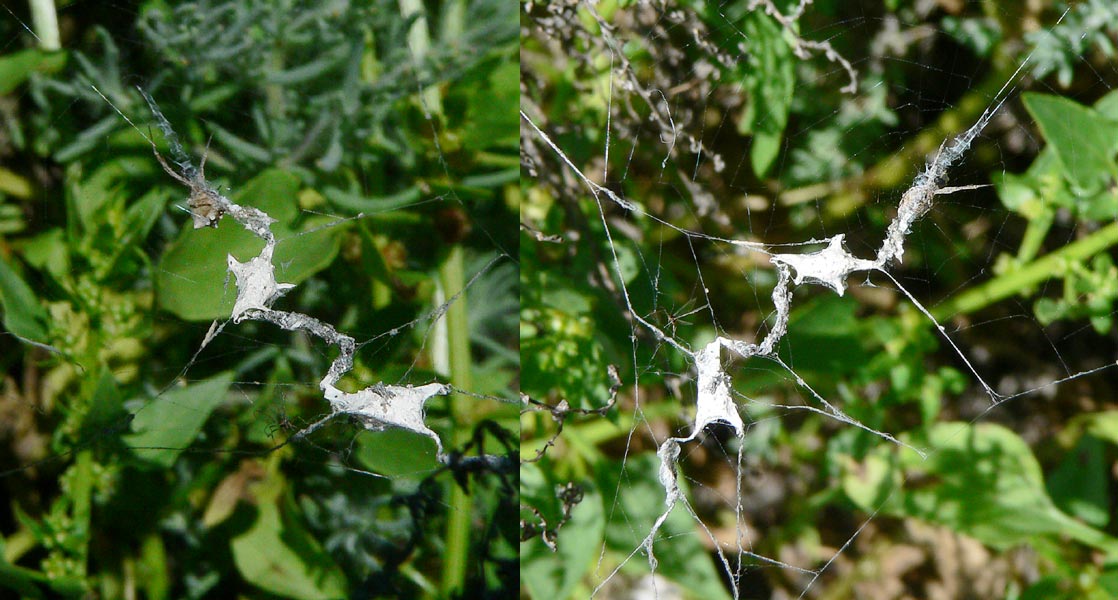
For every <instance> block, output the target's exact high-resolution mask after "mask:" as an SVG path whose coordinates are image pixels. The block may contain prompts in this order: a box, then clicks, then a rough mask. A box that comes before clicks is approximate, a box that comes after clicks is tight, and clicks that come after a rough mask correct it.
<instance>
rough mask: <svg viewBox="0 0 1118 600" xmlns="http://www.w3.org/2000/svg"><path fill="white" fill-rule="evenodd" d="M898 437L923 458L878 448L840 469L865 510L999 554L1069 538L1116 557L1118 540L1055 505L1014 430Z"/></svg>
mask: <svg viewBox="0 0 1118 600" xmlns="http://www.w3.org/2000/svg"><path fill="white" fill-rule="evenodd" d="M901 439H902V441H905V442H907V443H910V444H913V445H915V446H925V447H927V448H929V450H930V454H929V455H928V457H927V459H922V458H920V456H918V455H917V454H916V453H915V452H912V451H911V450H908V449H903V448H897V447H895V446H891V445H882V446H879V447H878V448H877V449H876V450H875V451H873V452H872V453H870V454H869V455H868V456H867V457H866V459H865V460H864V461H862V462H861V463H854V462H853V461H851V462H850V463H849V464H848V465H846V467H845V468H844V471H845V472H844V474H843V477H842V487H843V491H844V492H846V495H847V496H848V497H849V498H850V499H851V500H853V501H854V503H855V504H857V505H858V507H859V508H861V509H862V510H864V511H866V512H873V511H881V512H882V513H885V514H891V515H894V516H898V517H915V518H917V519H921V520H923V521H927V522H930V523H938V524H940V525H943V526H946V527H949V528H951V529H953V530H955V531H957V532H959V533H963V534H966V535H969V536H971V537H974V538H975V539H977V540H979V541H981V542H983V543H985V544H988V545H990V546H992V547H994V548H997V549H1007V548H1010V547H1012V546H1015V545H1017V544H1020V543H1025V542H1029V541H1030V540H1032V539H1033V538H1034V537H1036V536H1051V537H1053V538H1055V537H1057V536H1067V537H1069V538H1071V539H1073V540H1076V541H1078V542H1080V543H1083V544H1086V545H1088V546H1092V547H1095V548H1099V549H1101V550H1104V551H1106V552H1108V553H1111V554H1115V553H1118V540H1116V539H1114V538H1112V537H1110V536H1109V535H1107V534H1105V533H1103V532H1102V531H1099V530H1097V529H1095V528H1093V527H1090V526H1088V525H1085V524H1083V523H1082V522H1080V521H1078V520H1076V519H1074V518H1072V517H1070V516H1068V515H1067V514H1065V513H1064V512H1062V511H1061V510H1060V509H1059V508H1057V507H1056V505H1055V504H1054V503H1053V501H1052V499H1051V498H1050V497H1049V496H1048V492H1047V490H1046V489H1045V484H1044V478H1043V475H1042V472H1041V469H1040V464H1039V463H1038V462H1037V460H1036V457H1034V456H1033V454H1032V452H1031V451H1030V450H1029V447H1028V445H1027V444H1025V442H1024V440H1022V439H1021V438H1020V437H1018V436H1017V434H1015V433H1013V432H1012V431H1011V430H1009V429H1007V428H1005V427H1002V426H1001V425H995V424H989V423H987V424H979V425H972V424H969V423H939V424H936V425H934V426H932V427H931V428H930V429H929V430H928V432H927V439H926V440H915V439H913V436H911V435H902V436H901Z"/></svg>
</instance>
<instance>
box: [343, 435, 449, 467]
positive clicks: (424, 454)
mask: <svg viewBox="0 0 1118 600" xmlns="http://www.w3.org/2000/svg"><path fill="white" fill-rule="evenodd" d="M437 454H438V449H437V448H436V447H435V441H434V440H432V439H431V438H429V437H427V436H424V435H419V434H417V433H413V432H411V431H407V430H404V429H386V430H384V431H375V432H364V433H362V434H361V435H360V436H359V438H358V441H357V460H359V461H360V462H361V463H362V464H363V465H365V467H366V468H368V469H369V470H371V471H373V472H375V473H380V474H382V475H387V476H389V477H399V476H407V477H410V478H413V479H417V480H418V479H422V478H423V477H426V476H427V475H429V474H431V473H433V472H435V471H436V470H438V469H439V467H440V466H441V465H440V463H439V461H438V459H437Z"/></svg>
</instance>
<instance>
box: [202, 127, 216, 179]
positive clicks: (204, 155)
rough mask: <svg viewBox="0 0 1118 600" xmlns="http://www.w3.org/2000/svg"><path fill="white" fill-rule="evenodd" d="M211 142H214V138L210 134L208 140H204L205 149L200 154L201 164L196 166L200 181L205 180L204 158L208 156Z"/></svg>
mask: <svg viewBox="0 0 1118 600" xmlns="http://www.w3.org/2000/svg"><path fill="white" fill-rule="evenodd" d="M212 141H214V136H213V134H210V138H209V139H208V140H206V149H205V150H204V151H203V152H202V164H200V165H198V176H199V177H201V178H202V181H205V180H206V157H207V156H209V155H210V142H212Z"/></svg>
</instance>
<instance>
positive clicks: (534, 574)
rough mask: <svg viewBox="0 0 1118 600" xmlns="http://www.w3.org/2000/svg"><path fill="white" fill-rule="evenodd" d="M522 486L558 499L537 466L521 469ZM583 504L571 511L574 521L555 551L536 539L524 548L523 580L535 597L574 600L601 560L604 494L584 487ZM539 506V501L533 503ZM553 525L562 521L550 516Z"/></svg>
mask: <svg viewBox="0 0 1118 600" xmlns="http://www.w3.org/2000/svg"><path fill="white" fill-rule="evenodd" d="M520 486H521V489H522V490H525V489H527V490H529V494H527V495H529V496H534V497H536V498H538V499H539V500H544V498H542V497H541V496H543V495H545V494H549V495H550V500H552V501H554V500H555V491H554V489H555V487H556V486H555V485H553V482H552V481H550V480H549V479H547V478H546V477H545V475H544V473H543V471H542V470H541V469H539V468H538V467H537V466H536V465H534V464H527V465H524V467H523V468H521V474H520ZM582 492H583V496H582V502H580V503H578V504H577V505H576V506H575V507H574V508H573V509H572V510H571V518H570V520H569V521H567V522H566V523H565V524H564V525H563V526H562V527H561V528H560V529H559V535H558V537H557V539H556V541H555V546H556V551H555V552H552V551H551V549H550V548H548V547H547V546H546V545H545V544H544V543H543V541H542V540H541V539H539V538H538V537H537V538H533V539H532V540H529V541H528V542H526V543H524V544H522V545H521V559H520V565H521V566H520V577H521V581H523V582H524V586H525V588H527V590H528V592H529V596H530V597H532V598H555V599H557V600H563V599H566V598H570V597H572V594H573V593H574V591H575V588H576V586H578V584H579V582H580V581H582V578H583V577H584V576H585V575H586V573H587V572H588V571H589V570H590V568H591V567H592V566H593V565H594V563H595V561H597V557H598V554H599V552H600V551H601V547H602V535H603V532H604V529H605V510H604V505H603V499H602V495H601V493H600V492H599V491H598V489H597V488H595V487H588V486H586V485H584V486H583V490H582ZM532 505H533V506H538V504H537V502H535V501H534V502H533V503H532ZM547 518H549V519H551V522H552V523H555V522H556V521H557V520H558V519H559V513H558V507H556V513H555V514H553V515H552V514H549V515H547Z"/></svg>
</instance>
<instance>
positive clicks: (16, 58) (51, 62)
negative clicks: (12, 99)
mask: <svg viewBox="0 0 1118 600" xmlns="http://www.w3.org/2000/svg"><path fill="white" fill-rule="evenodd" d="M67 56H68V55H67V53H66V52H50V53H46V52H42V51H41V50H36V49H34V48H31V49H27V50H20V51H19V52H13V53H11V54H8V55H6V56H0V94H7V93H9V92H11V91H12V90H14V89H16V88H17V87H19V86H20V85H22V84H23V82H24V81H27V78H28V77H29V76H30V75H31V73H33V72H35V71H40V72H44V73H53V72H56V71H59V70H60V69H62V67H63V66H65V65H66V58H67Z"/></svg>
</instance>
